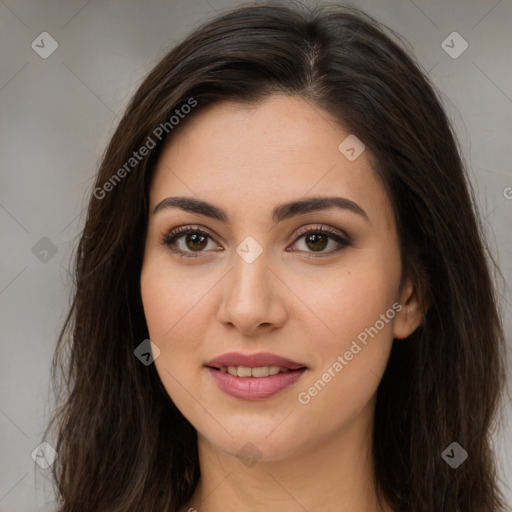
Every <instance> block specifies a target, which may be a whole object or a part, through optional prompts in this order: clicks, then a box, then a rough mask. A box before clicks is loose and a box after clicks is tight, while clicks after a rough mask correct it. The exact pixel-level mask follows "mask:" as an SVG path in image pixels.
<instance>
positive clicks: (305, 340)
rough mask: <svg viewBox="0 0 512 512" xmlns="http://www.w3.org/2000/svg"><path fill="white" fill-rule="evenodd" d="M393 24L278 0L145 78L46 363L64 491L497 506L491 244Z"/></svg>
mask: <svg viewBox="0 0 512 512" xmlns="http://www.w3.org/2000/svg"><path fill="white" fill-rule="evenodd" d="M391 37H392V36H390V35H387V34H386V30H385V29H384V28H383V27H382V26H381V25H379V24H378V23H377V22H376V21H374V20H373V19H372V18H370V17H368V16H367V15H365V14H364V13H362V12H360V11H358V10H356V9H351V8H342V7H330V8H326V7H324V8H316V9H311V10H308V9H306V8H303V7H295V8H291V7H284V6H279V5H276V4H265V5H263V4H261V3H260V4H259V5H257V6H252V7H251V6H249V7H244V8H239V9H236V10H233V11H232V12H229V13H227V14H224V15H222V16H219V17H217V18H216V19H214V20H212V21H210V22H209V23H206V24H205V25H203V26H201V27H200V28H198V29H197V30H196V31H195V32H194V33H192V34H191V35H190V36H189V37H187V38H186V39H185V40H184V41H183V42H182V43H181V44H179V45H178V46H176V47H175V48H173V49H172V50H171V51H170V52H169V53H168V54H167V55H166V56H165V57H164V58H163V59H162V60H161V62H159V63H158V64H157V66H156V67H155V68H154V69H153V70H152V71H151V72H150V73H149V75H148V77H147V78H146V79H145V80H144V82H143V83H142V85H141V86H140V87H139V89H138V90H137V92H136V93H135V95H134V97H133V99H132V100H131V102H130V104H129V106H128V108H127V111H126V113H125V115H124V116H123V119H122V120H121V122H120V124H119V126H118V128H117V130H116V132H115V134H114V135H113V137H112V140H111V141H110V144H109V146H108V148H107V150H106V153H105V155H104V158H103V161H102V164H101V167H100V169H99V172H98V176H97V179H96V183H95V187H94V191H93V194H92V197H91V199H90V203H89V209H88V216H87V221H86V225H85V228H84V231H83V234H82V236H81V239H80V243H79V247H78V250H77V259H76V292H75V296H74V301H73V304H72V308H71V311H70V313H69V315H68V318H67V321H66V325H65V326H64V328H63V330H62V332H61V335H60V338H59V344H58V349H57V351H56V354H55V359H54V364H53V367H52V370H53V372H54V374H55V370H56V367H57V366H58V365H59V364H60V365H61V366H65V367H66V368H67V372H65V373H64V375H65V377H66V382H67V384H68V386H67V389H66V395H65V397H64V400H63V403H62V406H61V407H60V409H59V410H58V411H57V412H56V414H55V417H54V420H53V422H52V424H51V425H50V426H49V429H50V427H52V428H53V427H54V426H57V434H58V438H57V441H56V449H57V452H58V454H59V455H58V458H57V460H56V462H55V464H54V466H53V471H54V477H55V481H56V483H57V493H58V497H59V501H60V504H61V505H60V508H59V511H61V512H67V511H73V512H77V511H82V510H83V511H88V512H90V511H92V510H98V511H100V510H101V511H106V510H108V511H109V512H114V511H119V512H120V511H129V510H130V511H132V510H133V511H135V510H137V511H148V512H150V511H151V512H156V511H162V510H166V511H173V512H175V511H177V512H184V511H187V510H188V511H191V510H198V511H199V512H208V511H218V510H223V511H231V510H235V509H236V510H247V511H256V510H258V511H259V510H281V511H282V510H284V511H288V510H290V511H292V510H308V511H310V512H313V511H317V510H336V511H342V512H355V511H363V510H364V511H372V512H373V511H386V512H389V511H395V512H402V511H404V512H405V511H411V512H412V511H414V512H432V511H434V510H435V511H448V510H457V511H464V512H477V511H478V512H481V511H489V512H491V511H496V510H500V509H501V508H503V506H504V505H503V502H502V497H501V495H500V491H499V488H498V482H497V478H496V475H495V461H494V455H493V453H492V451H491V448H490V436H491V432H492V431H491V428H492V425H493V419H494V418H495V414H496V412H497V410H498V405H499V400H500V396H501V394H500V393H501V390H502V387H503V380H504V368H503V354H502V350H503V332H502V326H501V322H500V315H499V312H498V307H497V304H496V295H495V291H494V286H493V282H492V279H491V273H490V270H489V269H490V265H491V264H493V262H492V259H491V258H490V257H489V256H488V254H487V252H486V244H485V239H484V236H483V234H482V229H481V227H480V224H479V220H478V216H477V212H476V207H475V206H474V201H473V200H472V195H471V194H472V191H471V187H470V183H469V181H468V178H467V175H466V174H465V171H464V169H463V165H462V163H461V158H460V155H459V152H458V149H457V145H456V142H455V139H454V136H453V133H452V130H451V127H450V125H449V123H448V121H447V117H446V115H445V113H444V112H443V109H442V107H441V105H440V101H439V99H438V97H437V95H436V93H435V92H434V90H433V87H432V85H431V84H429V82H428V80H427V78H426V77H425V76H424V74H423V73H422V72H421V71H420V70H419V68H418V66H417V65H416V64H415V63H414V61H413V60H412V59H411V57H409V56H408V55H407V54H406V53H405V52H404V50H402V49H401V48H400V47H399V46H398V44H397V43H395V42H393V40H392V39H391ZM70 340H72V343H70V344H69V350H70V354H69V359H65V358H64V350H65V349H66V347H67V346H68V345H67V343H69V342H70ZM150 340H151V341H150Z"/></svg>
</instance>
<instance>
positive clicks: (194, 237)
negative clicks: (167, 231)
mask: <svg viewBox="0 0 512 512" xmlns="http://www.w3.org/2000/svg"><path fill="white" fill-rule="evenodd" d="M186 238H187V246H188V248H189V249H194V248H195V249H204V247H205V246H206V244H205V243H204V242H205V240H206V237H205V236H203V235H200V234H197V233H193V234H191V235H187V237H186ZM189 241H192V243H193V244H196V245H195V247H191V246H190V245H189V243H188V242H189ZM198 244H199V245H200V246H198Z"/></svg>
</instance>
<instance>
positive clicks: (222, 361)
mask: <svg viewBox="0 0 512 512" xmlns="http://www.w3.org/2000/svg"><path fill="white" fill-rule="evenodd" d="M205 366H208V367H210V368H216V369H217V370H220V369H221V368H222V367H228V366H245V367H249V368H257V367H262V366H279V367H280V368H288V370H299V369H301V368H307V366H306V365H305V364H303V363H299V362H297V361H292V360H291V359H288V358H286V357H281V356H278V355H276V354H271V353H270V352H260V353H258V354H242V353H241V352H229V353H227V354H223V355H221V356H219V357H216V358H214V359H212V360H211V361H208V362H207V363H206V364H205Z"/></svg>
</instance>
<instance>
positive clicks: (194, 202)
mask: <svg viewBox="0 0 512 512" xmlns="http://www.w3.org/2000/svg"><path fill="white" fill-rule="evenodd" d="M167 208H181V209H182V210H185V211H188V212H192V213H197V214H200V215H205V216H206V217H211V218H213V219H217V220H220V221H222V222H228V221H229V215H228V213H227V212H226V210H223V209H222V208H219V207H218V206H215V205H213V204H211V203H208V202H207V201H203V200H202V199H196V198H193V197H185V196H176V197H167V198H165V199H163V200H162V201H160V202H159V203H158V204H157V205H156V206H155V208H154V209H153V212H152V213H153V215H155V214H157V213H158V212H160V211H162V210H165V209H167ZM330 208H340V209H342V210H348V211H351V212H353V213H356V214H358V215H360V216H361V217H362V218H363V219H364V220H365V221H366V222H367V223H370V219H369V218H368V214H367V213H366V212H365V211H364V210H363V209H362V208H361V207H360V206H359V205H358V204H357V203H355V202H354V201H352V200H350V199H347V198H346V197H322V196H320V197H308V198H307V199H300V200H297V201H290V202H287V203H283V204H280V205H278V206H276V207H275V208H274V210H273V211H272V220H273V222H274V224H276V223H278V222H281V221H283V220H286V219H289V218H291V217H294V216H296V215H301V214H306V213H310V212H317V211H322V210H328V209H330Z"/></svg>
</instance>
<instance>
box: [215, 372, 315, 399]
mask: <svg viewBox="0 0 512 512" xmlns="http://www.w3.org/2000/svg"><path fill="white" fill-rule="evenodd" d="M208 370H209V372H210V374H211V375H212V377H213V378H214V379H215V381H216V382H217V385H218V386H219V387H220V389H222V391H224V393H227V394H228V395H231V396H234V397H235V398H242V399H244V400H262V399H265V398H269V397H271V396H273V395H276V394H277V393H279V392H280V391H282V390H283V389H285V388H287V387H288V386H291V385H292V384H293V383H294V382H295V381H297V380H298V379H300V377H301V376H302V375H303V374H304V372H305V371H306V368H301V369H300V370H293V371H292V370H290V371H289V372H286V373H278V374H277V375H269V376H268V377H235V376H233V375H230V374H229V373H223V372H221V371H220V370H215V369H213V368H208Z"/></svg>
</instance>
